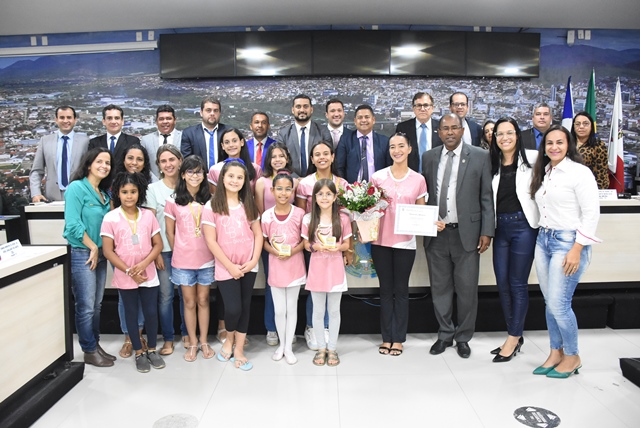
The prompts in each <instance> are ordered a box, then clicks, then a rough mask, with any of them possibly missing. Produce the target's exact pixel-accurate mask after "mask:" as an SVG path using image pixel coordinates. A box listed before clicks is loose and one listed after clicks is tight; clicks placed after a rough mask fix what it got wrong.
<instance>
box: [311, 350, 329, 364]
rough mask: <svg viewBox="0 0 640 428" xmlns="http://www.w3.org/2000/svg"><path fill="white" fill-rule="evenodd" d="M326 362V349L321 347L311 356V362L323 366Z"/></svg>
mask: <svg viewBox="0 0 640 428" xmlns="http://www.w3.org/2000/svg"><path fill="white" fill-rule="evenodd" d="M326 363H327V351H326V350H325V349H321V350H319V351H318V352H316V355H314V356H313V364H315V365H316V366H324V365H325V364H326Z"/></svg>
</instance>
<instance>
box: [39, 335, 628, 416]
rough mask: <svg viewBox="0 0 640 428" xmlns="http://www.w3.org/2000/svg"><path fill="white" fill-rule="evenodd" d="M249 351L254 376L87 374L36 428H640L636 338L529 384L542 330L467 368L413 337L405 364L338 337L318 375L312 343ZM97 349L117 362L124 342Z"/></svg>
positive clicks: (620, 339) (368, 339)
mask: <svg viewBox="0 0 640 428" xmlns="http://www.w3.org/2000/svg"><path fill="white" fill-rule="evenodd" d="M300 339H301V338H300ZM250 340H251V345H250V346H249V348H247V356H248V357H249V358H250V359H251V361H252V362H253V364H254V369H253V370H251V371H250V372H246V373H245V372H241V371H240V370H236V369H235V368H234V367H233V366H232V365H231V364H230V363H221V362H218V361H217V360H216V359H212V360H204V359H202V358H201V354H198V359H197V361H196V362H194V363H187V362H185V361H184V360H183V359H182V355H183V353H184V352H183V350H182V349H181V348H179V347H177V348H176V349H177V351H178V352H176V353H174V354H173V355H171V356H169V357H167V358H166V363H167V367H166V368H165V369H162V370H152V371H151V372H150V373H147V374H141V373H138V372H136V371H135V369H134V363H133V361H132V359H131V358H129V359H127V360H122V359H118V361H117V362H116V365H115V366H114V367H111V368H106V369H98V368H95V367H92V366H86V369H85V378H84V379H83V381H82V382H80V383H79V384H78V385H77V386H76V387H75V388H74V389H73V390H72V391H70V392H69V393H68V394H67V395H66V396H65V397H64V398H63V399H62V400H60V401H59V402H58V403H57V404H56V405H55V406H54V407H53V408H52V409H51V410H49V412H47V413H46V414H45V415H44V416H43V417H42V418H40V419H39V420H38V422H37V423H36V424H35V425H34V427H38V428H54V427H65V428H76V427H95V428H99V427H108V428H113V427H141V428H142V427H154V428H164V427H183V428H189V427H195V426H199V427H218V426H225V427H227V426H228V427H249V426H255V427H279V428H282V427H299V426H300V427H305V428H311V427H322V428H338V427H340V428H360V427H383V426H384V427H391V426H394V427H396V426H397V427H418V426H423V427H438V428H440V427H456V428H457V427H460V428H467V427H487V428H488V427H491V428H494V427H499V428H503V427H524V426H525V425H523V424H521V423H520V422H519V421H517V420H516V419H515V418H514V411H515V410H516V409H518V408H520V407H524V406H534V407H539V408H543V409H547V410H550V411H552V412H554V413H555V414H556V415H558V416H559V417H560V419H561V424H560V427H562V428H569V427H580V428H585V427H587V428H590V427H607V428H618V427H626V428H636V427H638V426H640V425H639V422H638V421H639V420H640V388H638V387H637V386H635V385H634V384H632V383H631V382H629V381H628V380H626V379H625V378H624V377H623V376H622V374H621V372H620V367H619V361H618V358H620V357H640V330H611V329H602V330H581V331H580V347H581V356H582V363H583V367H584V368H583V369H582V370H581V372H580V374H579V375H577V376H572V377H571V378H569V379H566V380H556V379H547V378H546V377H544V376H533V375H532V374H531V371H532V370H533V369H534V368H535V367H536V366H538V365H539V364H540V363H542V362H543V361H544V360H545V358H546V354H547V350H548V338H547V334H546V332H544V331H531V332H525V340H526V342H525V344H524V346H523V348H522V352H521V353H520V354H518V357H517V358H515V359H514V360H512V361H511V362H508V363H503V364H493V363H491V355H489V351H490V350H491V349H493V348H494V347H496V346H498V345H500V344H501V343H502V340H503V334H502V333H477V334H476V336H475V337H474V339H473V341H472V342H470V345H471V348H472V354H471V358H469V359H468V360H463V359H461V358H460V357H458V355H457V354H456V352H455V349H454V348H449V349H447V351H446V352H445V353H444V354H442V355H438V356H432V355H429V352H428V351H429V347H430V346H431V344H432V343H433V341H434V340H435V335H434V334H414V335H410V336H409V339H408V341H407V343H406V344H405V352H404V354H403V355H402V356H400V357H391V356H381V355H378V353H377V349H376V348H377V344H378V342H379V337H377V336H373V335H342V336H340V341H339V351H340V357H341V360H342V363H341V364H340V365H339V366H338V367H337V368H329V367H326V366H325V367H316V366H314V365H313V364H312V363H311V359H312V358H313V352H312V351H309V350H308V349H306V346H305V344H304V340H299V341H298V343H297V344H296V345H295V347H294V350H295V351H296V352H297V354H296V355H297V356H298V359H299V361H298V364H296V365H294V366H289V365H287V363H286V362H285V361H284V360H282V361H279V362H274V361H272V360H271V354H272V352H273V350H274V349H275V348H273V347H269V346H267V345H266V343H265V341H264V337H263V336H260V337H258V336H252V337H251V338H250ZM101 343H102V345H103V347H104V348H105V349H106V350H107V351H108V352H111V353H113V354H117V352H118V350H119V349H120V345H121V337H119V336H114V335H107V336H103V338H102V341H101ZM75 346H76V348H75V349H76V358H77V359H78V360H80V359H81V352H80V350H79V347H78V345H77V343H76V345H75ZM219 348H220V346H219V344H217V345H216V346H214V349H215V350H216V351H217V350H218V349H219ZM198 423H199V425H198Z"/></svg>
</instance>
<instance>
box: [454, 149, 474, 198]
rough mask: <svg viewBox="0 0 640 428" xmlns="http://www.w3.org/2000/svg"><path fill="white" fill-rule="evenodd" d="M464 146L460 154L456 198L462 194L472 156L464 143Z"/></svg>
mask: <svg viewBox="0 0 640 428" xmlns="http://www.w3.org/2000/svg"><path fill="white" fill-rule="evenodd" d="M460 144H462V152H461V153H460V163H459V164H458V184H457V186H456V196H457V195H458V194H459V193H460V189H461V188H462V180H463V179H464V174H465V172H467V165H469V159H470V155H471V150H469V147H467V145H466V144H465V143H464V142H461V143H460Z"/></svg>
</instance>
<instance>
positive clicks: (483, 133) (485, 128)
mask: <svg viewBox="0 0 640 428" xmlns="http://www.w3.org/2000/svg"><path fill="white" fill-rule="evenodd" d="M487 125H494V128H493V129H494V130H495V129H496V128H495V122H494V121H493V120H491V119H489V120H487V121H486V122H485V123H484V125H482V135H481V136H480V139H481V140H482V141H484V142H485V143H487V145H488V146H491V140H487V134H485V131H486V130H487ZM492 138H493V137H492Z"/></svg>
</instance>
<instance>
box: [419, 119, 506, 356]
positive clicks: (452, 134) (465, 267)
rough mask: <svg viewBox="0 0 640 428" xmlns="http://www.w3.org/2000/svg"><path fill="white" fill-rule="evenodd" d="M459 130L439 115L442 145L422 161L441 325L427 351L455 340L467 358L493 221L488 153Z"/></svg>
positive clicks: (431, 270) (432, 276) (433, 285)
mask: <svg viewBox="0 0 640 428" xmlns="http://www.w3.org/2000/svg"><path fill="white" fill-rule="evenodd" d="M463 132H464V131H463V128H462V120H461V119H460V117H459V116H457V115H455V114H447V115H445V116H443V117H442V119H440V126H439V128H438V133H439V135H440V138H441V139H442V141H443V143H444V145H443V146H439V147H436V148H435V149H431V150H429V151H428V152H426V153H425V154H424V155H422V165H423V170H424V173H423V174H424V176H425V179H426V180H427V188H428V189H429V201H428V202H427V204H428V205H436V206H438V207H439V216H438V219H439V221H438V231H439V232H438V236H436V237H425V239H424V247H425V252H426V255H427V264H428V266H429V282H430V284H431V295H432V298H433V308H434V311H435V314H436V319H437V320H438V324H439V326H440V328H439V330H438V340H437V341H436V342H435V343H434V344H433V346H432V347H431V350H430V353H431V354H433V355H437V354H441V353H442V352H444V350H445V349H446V348H447V347H449V346H453V340H454V339H455V341H456V346H457V348H458V355H460V357H462V358H468V357H469V356H470V355H471V348H469V343H468V342H469V340H471V338H472V336H473V333H474V331H475V322H476V315H477V313H478V275H479V271H480V254H481V253H483V252H485V251H486V250H487V248H488V247H489V245H490V244H491V237H492V236H493V233H494V224H495V219H494V211H493V193H492V190H491V161H490V159H489V152H488V151H486V150H483V149H481V148H479V147H473V146H471V145H469V144H462V134H463ZM454 293H455V296H457V299H456V308H457V319H456V321H455V322H454V320H453V319H452V313H453V298H454Z"/></svg>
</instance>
